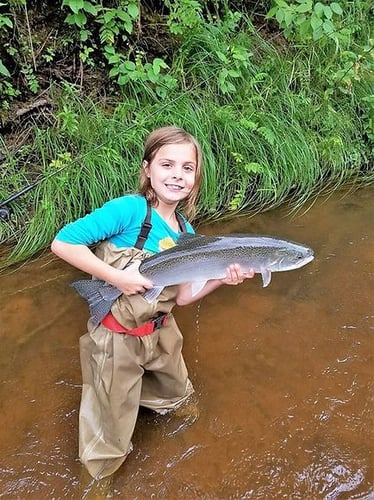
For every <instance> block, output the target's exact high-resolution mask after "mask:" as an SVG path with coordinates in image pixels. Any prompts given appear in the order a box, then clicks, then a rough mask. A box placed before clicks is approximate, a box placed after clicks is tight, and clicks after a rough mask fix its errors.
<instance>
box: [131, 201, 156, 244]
mask: <svg viewBox="0 0 374 500" xmlns="http://www.w3.org/2000/svg"><path fill="white" fill-rule="evenodd" d="M151 229H152V224H151V204H150V203H149V201H148V200H147V215H146V216H145V219H144V221H143V223H142V227H141V228H140V233H139V236H138V239H137V240H136V243H135V245H134V246H135V248H137V249H138V250H143V247H144V244H145V242H146V241H147V238H148V235H149V231H150V230H151Z"/></svg>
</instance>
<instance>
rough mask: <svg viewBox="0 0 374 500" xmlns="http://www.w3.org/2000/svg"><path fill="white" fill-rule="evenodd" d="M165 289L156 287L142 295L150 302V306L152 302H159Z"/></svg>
mask: <svg viewBox="0 0 374 500" xmlns="http://www.w3.org/2000/svg"><path fill="white" fill-rule="evenodd" d="M163 289H164V287H163V286H155V287H153V288H150V289H149V290H147V291H146V292H144V293H143V294H142V297H143V298H144V299H145V300H146V301H147V302H148V304H152V302H154V301H155V300H157V298H158V296H159V295H160V293H161V292H162V290H163Z"/></svg>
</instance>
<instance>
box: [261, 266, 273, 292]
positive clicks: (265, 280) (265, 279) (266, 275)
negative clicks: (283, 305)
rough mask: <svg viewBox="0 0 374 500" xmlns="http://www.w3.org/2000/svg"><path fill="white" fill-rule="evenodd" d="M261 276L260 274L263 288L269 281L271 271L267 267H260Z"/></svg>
mask: <svg viewBox="0 0 374 500" xmlns="http://www.w3.org/2000/svg"><path fill="white" fill-rule="evenodd" d="M261 276H262V286H263V287H264V288H265V287H266V286H268V284H269V283H270V281H271V271H269V269H262V270H261Z"/></svg>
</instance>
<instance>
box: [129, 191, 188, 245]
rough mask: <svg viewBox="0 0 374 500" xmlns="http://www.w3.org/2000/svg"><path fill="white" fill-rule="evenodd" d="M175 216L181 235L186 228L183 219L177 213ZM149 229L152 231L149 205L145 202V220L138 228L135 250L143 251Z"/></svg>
mask: <svg viewBox="0 0 374 500" xmlns="http://www.w3.org/2000/svg"><path fill="white" fill-rule="evenodd" d="M175 215H176V217H177V221H178V225H179V229H180V231H181V233H186V232H187V228H186V223H185V222H184V219H183V217H182V216H181V215H180V214H179V213H178V212H176V214H175ZM151 229H152V224H151V204H150V203H149V201H148V200H147V214H146V216H145V219H144V221H143V223H142V227H141V228H140V233H139V236H138V239H137V240H136V243H135V245H134V246H135V248H137V249H138V250H143V247H144V244H145V242H146V241H147V238H148V235H149V231H150V230H151Z"/></svg>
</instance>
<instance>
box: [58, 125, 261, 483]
mask: <svg viewBox="0 0 374 500" xmlns="http://www.w3.org/2000/svg"><path fill="white" fill-rule="evenodd" d="M201 174H202V155H201V149H200V145H199V144H198V142H197V141H196V139H195V138H194V137H193V136H191V135H190V134H189V133H187V132H186V131H185V130H183V129H180V128H176V127H163V128H160V129H157V130H155V131H153V132H152V133H151V134H150V135H149V137H148V138H147V140H146V142H145V147H144V156H143V161H142V168H141V174H140V190H139V194H133V195H126V196H122V197H120V198H117V199H114V200H112V201H109V202H107V203H106V204H105V205H104V206H103V207H101V208H99V209H96V210H95V211H93V212H92V213H91V214H89V215H87V216H85V217H83V218H82V219H79V220H77V221H75V222H72V223H70V224H68V225H66V226H65V227H64V228H62V229H61V230H60V231H59V232H58V233H57V235H56V237H55V239H54V241H53V242H52V246H51V248H52V251H53V252H54V253H55V254H56V255H58V256H59V257H61V258H62V259H64V260H65V261H67V262H69V263H70V264H72V265H73V266H75V267H77V268H78V269H80V270H82V271H85V272H87V273H89V274H92V275H93V276H94V277H95V278H98V279H101V280H104V281H106V282H107V283H110V284H112V285H114V286H115V287H117V288H118V289H119V290H121V291H122V292H123V294H122V295H121V296H120V297H119V298H118V299H117V300H116V302H115V303H114V305H113V306H112V309H111V312H110V313H109V314H108V315H107V316H106V317H105V318H104V320H103V321H102V323H100V324H99V325H98V326H94V325H93V323H92V322H91V321H89V322H88V333H86V334H85V335H83V336H82V337H81V339H80V356H81V366H82V379H83V387H82V399H81V406H80V413H79V457H80V460H81V461H82V463H83V464H84V465H85V466H86V467H87V469H88V471H89V473H90V474H91V476H92V477H94V478H95V479H101V478H104V477H106V476H109V475H111V474H112V473H113V472H115V471H116V470H117V469H118V468H119V467H120V466H121V464H122V463H123V462H124V460H125V459H126V456H127V455H128V454H129V453H130V451H131V450H132V444H131V437H132V434H133V431H134V427H135V423H136V419H137V415H138V410H139V406H140V405H141V406H145V407H147V408H150V409H152V410H154V411H156V412H160V413H165V412H166V411H168V410H172V409H175V408H177V407H178V406H180V405H181V404H183V402H185V401H186V399H187V398H188V397H189V396H190V395H191V394H192V392H193V387H192V384H191V382H190V380H189V378H188V373H187V369H186V365H185V363H184V360H183V356H182V343H183V338H182V334H181V333H180V331H179V329H178V326H177V324H176V322H175V320H174V317H173V315H172V313H171V310H172V308H173V306H174V305H175V304H179V305H182V304H188V303H190V302H192V301H195V300H198V299H200V298H201V297H203V296H205V295H207V294H208V293H210V292H211V291H212V290H214V289H215V288H217V287H219V286H220V285H221V284H223V283H226V284H231V285H236V284H238V283H241V282H242V281H243V280H244V278H247V277H252V276H253V272H252V270H249V271H248V272H247V273H244V272H243V271H242V269H241V268H240V267H239V266H238V265H236V264H235V263H233V265H231V266H230V267H229V268H228V269H227V275H226V278H225V279H224V280H211V281H208V282H207V284H206V285H205V287H204V288H203V289H202V290H201V291H200V292H199V293H198V294H197V295H196V296H194V297H193V298H192V295H191V285H190V284H188V283H186V284H183V285H179V286H172V287H167V288H165V289H164V291H163V292H162V294H161V295H160V296H159V298H158V299H157V301H156V302H155V303H152V304H148V303H147V301H146V300H145V299H144V298H143V297H142V295H141V293H142V292H144V291H145V290H147V289H149V288H152V283H151V282H150V281H149V280H148V279H146V278H144V277H143V276H142V275H141V274H140V273H139V270H138V268H139V264H140V262H141V261H142V259H144V258H145V257H146V256H147V255H149V254H152V253H155V252H159V251H162V250H164V249H166V248H168V247H170V246H171V245H174V244H175V243H176V242H177V240H178V237H179V233H180V232H183V231H187V232H194V231H193V228H192V226H191V225H190V224H189V223H188V222H187V220H186V219H185V218H184V216H181V215H180V214H179V213H178V212H177V211H176V209H177V207H178V206H179V205H182V207H183V209H184V213H185V214H186V216H187V217H190V218H191V217H193V215H194V212H195V204H196V199H197V195H198V191H199V187H200V181H201ZM98 242H101V243H100V244H99V246H98V247H97V249H96V252H95V253H93V252H92V251H91V250H90V248H89V246H90V245H92V244H95V243H98ZM129 263H130V265H128V264H129ZM156 317H157V318H158V319H157V321H154V318H156ZM160 318H161V320H160Z"/></svg>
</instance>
